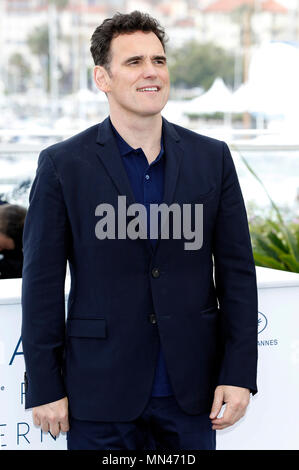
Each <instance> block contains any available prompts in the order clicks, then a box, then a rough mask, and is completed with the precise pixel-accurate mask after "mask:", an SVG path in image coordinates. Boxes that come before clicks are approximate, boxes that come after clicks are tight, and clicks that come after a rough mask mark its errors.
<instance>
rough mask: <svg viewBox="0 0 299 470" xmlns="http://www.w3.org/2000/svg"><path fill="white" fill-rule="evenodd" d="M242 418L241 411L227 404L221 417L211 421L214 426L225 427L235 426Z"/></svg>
mask: <svg viewBox="0 0 299 470" xmlns="http://www.w3.org/2000/svg"><path fill="white" fill-rule="evenodd" d="M241 416H242V410H241V409H240V408H238V407H236V406H234V405H232V404H230V403H227V405H226V407H225V410H224V413H223V416H222V417H221V418H216V419H213V420H212V424H213V425H216V426H221V427H222V428H223V427H227V426H232V425H233V424H235V423H236V422H237V421H238V420H239V419H240V418H241Z"/></svg>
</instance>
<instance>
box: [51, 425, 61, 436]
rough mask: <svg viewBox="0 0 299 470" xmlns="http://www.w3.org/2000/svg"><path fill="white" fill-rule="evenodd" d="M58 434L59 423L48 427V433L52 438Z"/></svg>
mask: <svg viewBox="0 0 299 470" xmlns="http://www.w3.org/2000/svg"><path fill="white" fill-rule="evenodd" d="M59 432H60V426H59V423H58V422H56V423H52V424H51V426H50V433H51V434H52V436H53V437H57V436H58V435H59Z"/></svg>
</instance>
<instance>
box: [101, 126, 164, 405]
mask: <svg viewBox="0 0 299 470" xmlns="http://www.w3.org/2000/svg"><path fill="white" fill-rule="evenodd" d="M110 124H111V127H112V130H113V132H114V135H115V137H116V141H117V145H118V148H119V151H120V155H121V157H122V161H123V163H124V166H125V168H126V171H127V174H128V177H129V180H130V183H131V187H132V190H133V193H134V196H135V200H136V202H137V203H139V204H143V205H144V206H145V207H146V211H147V232H148V238H149V233H150V232H149V226H150V218H149V211H150V204H151V203H155V204H161V203H162V201H163V192H164V172H165V170H164V169H165V152H164V146H163V129H162V136H161V150H160V153H159V155H158V156H157V157H156V159H155V160H154V161H153V162H152V163H151V164H150V165H149V163H148V161H147V158H146V156H145V154H144V152H143V150H142V148H138V149H133V148H132V147H131V146H130V145H129V144H127V142H126V141H125V140H124V139H123V138H122V137H121V136H120V135H119V133H118V132H117V130H116V129H115V127H114V126H113V124H112V122H111V120H110ZM150 242H151V244H152V247H153V248H154V247H155V245H156V243H157V240H156V239H150ZM151 308H152V309H154V306H153V305H152V307H151ZM145 313H146V312H145ZM169 395H173V391H172V387H171V384H170V381H169V377H168V374H167V369H166V364H165V359H164V356H163V352H162V348H161V344H160V347H159V355H158V362H157V365H156V371H155V377H154V383H153V388H152V396H156V397H159V396H169Z"/></svg>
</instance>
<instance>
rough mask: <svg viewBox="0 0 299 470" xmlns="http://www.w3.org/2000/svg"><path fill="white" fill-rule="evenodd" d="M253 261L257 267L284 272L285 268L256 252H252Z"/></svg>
mask: <svg viewBox="0 0 299 470" xmlns="http://www.w3.org/2000/svg"><path fill="white" fill-rule="evenodd" d="M253 257H254V261H255V263H256V264H257V266H263V267H265V268H273V269H280V270H281V271H286V268H285V266H284V265H283V264H281V263H279V262H278V261H276V260H275V259H273V258H271V257H270V256H265V255H263V254H260V253H258V252H256V251H253Z"/></svg>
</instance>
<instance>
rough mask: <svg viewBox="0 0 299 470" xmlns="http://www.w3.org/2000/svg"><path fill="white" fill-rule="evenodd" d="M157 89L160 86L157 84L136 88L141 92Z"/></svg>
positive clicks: (154, 91) (150, 91)
mask: <svg viewBox="0 0 299 470" xmlns="http://www.w3.org/2000/svg"><path fill="white" fill-rule="evenodd" d="M159 90H160V87H158V86H147V87H142V88H137V91H140V92H142V93H156V92H157V91H159Z"/></svg>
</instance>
